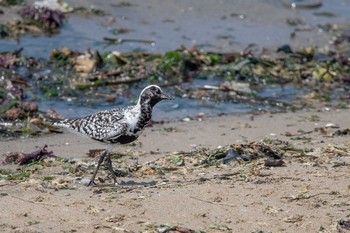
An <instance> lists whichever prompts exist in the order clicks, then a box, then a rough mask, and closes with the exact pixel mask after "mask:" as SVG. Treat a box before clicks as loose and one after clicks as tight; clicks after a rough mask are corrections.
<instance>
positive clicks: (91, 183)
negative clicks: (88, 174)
mask: <svg viewBox="0 0 350 233" xmlns="http://www.w3.org/2000/svg"><path fill="white" fill-rule="evenodd" d="M86 186H87V187H91V186H96V183H95V181H93V180H90V182H89V183H87V185H86Z"/></svg>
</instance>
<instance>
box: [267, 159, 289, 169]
mask: <svg viewBox="0 0 350 233" xmlns="http://www.w3.org/2000/svg"><path fill="white" fill-rule="evenodd" d="M264 165H265V167H283V166H285V162H284V161H283V160H282V159H266V160H265V163H264Z"/></svg>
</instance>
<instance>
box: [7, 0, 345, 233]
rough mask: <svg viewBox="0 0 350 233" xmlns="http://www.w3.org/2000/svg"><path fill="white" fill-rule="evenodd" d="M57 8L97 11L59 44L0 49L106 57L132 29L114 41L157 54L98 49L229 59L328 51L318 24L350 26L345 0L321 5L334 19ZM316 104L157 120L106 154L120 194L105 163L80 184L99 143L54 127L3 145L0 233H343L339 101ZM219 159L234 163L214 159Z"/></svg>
mask: <svg viewBox="0 0 350 233" xmlns="http://www.w3.org/2000/svg"><path fill="white" fill-rule="evenodd" d="M28 2H30V3H31V2H33V1H28ZM67 2H68V3H69V4H70V5H71V6H73V7H80V6H83V7H86V8H89V7H90V6H91V5H94V7H95V8H96V9H101V10H102V11H103V12H105V15H103V16H99V17H96V16H92V17H86V18H84V17H82V16H81V15H77V14H76V15H75V14H73V15H71V16H70V18H69V23H67V25H68V26H66V29H65V30H62V33H61V34H58V35H55V36H51V37H44V36H43V37H38V38H37V40H33V38H32V37H23V38H21V40H22V41H21V44H17V43H16V42H15V41H14V40H3V41H2V42H1V43H3V44H2V46H4V47H5V45H6V50H8V51H14V50H17V49H19V48H20V47H24V54H26V55H28V56H38V57H49V56H50V54H51V52H52V50H53V49H54V48H56V47H58V48H57V49H58V50H60V49H61V48H62V47H68V48H73V49H77V50H81V51H84V50H86V49H93V50H95V49H96V50H99V49H101V51H102V52H103V50H102V48H105V45H103V44H102V43H101V42H102V41H103V37H106V36H111V29H123V30H129V32H128V33H127V34H126V35H121V36H120V35H118V36H120V37H121V38H129V39H143V40H144V39H146V40H152V41H155V45H152V46H150V45H149V44H147V45H145V44H138V43H125V44H121V45H118V46H116V47H109V48H107V49H108V50H112V51H118V52H129V51H134V50H135V51H138V50H140V51H146V52H150V53H162V52H164V51H168V50H172V49H177V48H179V47H180V46H181V45H184V46H186V47H196V48H198V49H205V50H208V51H219V52H231V51H237V52H238V53H239V52H241V51H243V50H244V48H246V47H247V46H248V45H249V44H251V43H254V44H257V46H258V49H259V50H264V49H266V48H267V49H269V50H270V51H276V49H277V48H278V47H279V46H281V45H283V44H288V45H290V46H291V48H292V49H293V50H294V49H295V50H297V49H301V48H305V47H310V46H312V47H318V48H320V51H323V50H324V51H328V50H329V49H330V48H332V46H334V43H333V42H334V38H333V35H331V34H328V33H326V32H325V31H324V30H323V29H322V27H319V25H320V24H321V25H328V23H327V22H330V23H329V24H330V25H331V24H334V25H335V24H337V23H339V22H343V21H344V20H345V21H346V20H348V19H349V18H348V11H347V9H349V8H350V6H349V3H348V2H347V1H337V3H338V4H334V2H333V1H328V0H325V1H323V4H324V6H325V8H326V9H330V12H331V13H332V11H334V12H340V14H339V15H336V16H335V17H323V16H320V15H322V13H323V14H326V13H329V12H322V11H321V10H322V9H323V8H321V10H320V11H318V10H317V9H316V10H314V11H311V10H310V11H309V10H306V9H302V10H299V9H297V10H295V9H290V8H288V7H282V6H281V2H280V1H242V0H240V1H235V4H232V2H231V1H218V3H217V2H216V1H210V0H208V1H201V2H200V3H199V1H198V2H196V1H184V0H181V1H159V0H152V1H142V2H141V1H118V2H117V3H115V2H114V1H95V0H91V1H80V0H72V1H67ZM284 2H288V1H284ZM311 2H312V1H311ZM316 2H317V1H316ZM18 8H19V6H15V7H13V8H11V9H9V8H0V9H1V10H2V9H5V10H2V11H3V12H2V13H1V14H0V22H2V23H3V22H7V21H12V20H13V19H14V18H16V17H18V14H17V10H18ZM342 8H343V9H342ZM342 10H343V11H344V12H345V13H344V12H343V11H342ZM314 13H318V15H317V14H314ZM288 20H291V21H292V22H296V23H297V25H296V26H291V25H289V24H288V23H287V21H288ZM106 22H108V23H106ZM346 22H347V21H346ZM67 28H68V29H67ZM276 28H277V29H278V30H276ZM71 34H74V36H72V37H69V39H67V35H71ZM28 38H29V39H28ZM65 39H67V40H65ZM331 42H332V43H331ZM61 43H62V44H61ZM43 44H45V46H42V45H43ZM1 52H3V51H1ZM344 80H345V78H344ZM345 81H346V80H345ZM345 81H344V82H345ZM344 85H347V84H345V83H344ZM315 89H316V88H315ZM316 91H317V90H316ZM310 98H311V97H310ZM347 98H349V97H347ZM311 101H313V100H311ZM314 101H315V102H317V101H318V100H314ZM319 101H321V102H322V101H323V102H322V103H321V104H322V105H323V106H322V107H315V106H320V104H317V103H316V104H315V106H314V107H312V108H309V109H307V108H305V109H304V110H299V111H296V112H286V113H269V112H263V113H260V112H259V113H249V114H244V115H238V114H236V115H230V114H223V115H222V116H214V117H209V116H206V115H205V114H204V115H201V114H198V115H197V116H192V119H190V118H188V120H170V121H167V119H165V122H162V123H160V121H161V120H162V119H160V118H159V117H157V116H156V119H157V120H158V122H154V123H153V124H152V125H151V126H149V127H147V128H146V129H145V130H144V132H143V134H142V135H141V136H140V137H139V139H138V140H137V141H136V142H134V143H131V144H129V145H126V146H116V147H115V148H114V153H113V156H112V160H113V164H114V168H115V169H118V174H120V177H118V180H119V184H117V185H114V184H113V183H112V178H111V177H110V176H109V173H108V170H107V169H106V168H105V167H102V168H101V169H100V171H99V173H98V175H97V179H96V183H97V185H96V186H94V187H86V186H85V184H86V182H87V181H88V180H89V178H90V177H91V176H92V174H93V171H94V169H95V166H96V163H97V160H98V152H96V151H100V150H103V149H105V147H106V145H103V144H101V143H98V142H95V141H93V140H91V139H89V138H84V137H80V136H79V135H76V134H72V133H70V132H68V131H63V132H62V133H50V134H47V135H40V136H39V137H30V138H27V137H21V138H16V139H13V138H10V139H7V140H2V141H0V163H1V167H0V231H1V232H16V233H22V232H23V233H24V232H26V233H27V232H30V233H34V232H157V233H165V232H176V233H188V232H256V233H258V232H259V233H263V232H291V233H292V232H293V233H297V232H300V233H302V232H322V233H326V232H327V233H328V232H349V231H350V213H349V210H350V185H349V180H350V120H349V119H350V118H349V116H350V109H349V105H348V102H346V101H348V99H344V100H342V101H343V102H342V105H341V106H342V107H343V108H342V109H336V108H335V107H334V108H333V107H324V106H325V105H327V103H328V102H327V103H326V102H325V101H324V100H323V99H320V100H319ZM344 105H346V106H344ZM329 106H335V105H329ZM195 110H196V109H195ZM45 145H47V150H48V151H52V154H53V155H55V156H56V157H55V158H48V159H45V160H43V161H39V162H35V163H31V164H30V165H15V164H5V160H6V158H7V157H6V156H7V155H9V153H17V154H21V153H22V154H27V153H31V152H34V151H36V150H40V149H41V148H43V147H44V146H45ZM228 151H231V152H232V151H234V152H235V153H237V154H239V155H241V157H238V158H237V159H236V160H232V161H231V162H230V163H224V161H225V158H226V156H227V154H229V153H228ZM220 153H221V154H220ZM271 157H275V158H271ZM276 157H278V159H276ZM119 171H120V172H119Z"/></svg>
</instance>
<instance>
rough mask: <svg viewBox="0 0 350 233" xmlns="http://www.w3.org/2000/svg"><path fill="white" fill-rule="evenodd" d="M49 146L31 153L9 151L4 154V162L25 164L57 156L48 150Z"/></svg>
mask: <svg viewBox="0 0 350 233" xmlns="http://www.w3.org/2000/svg"><path fill="white" fill-rule="evenodd" d="M47 148H48V146H47V145H45V146H43V147H42V148H40V149H39V150H36V151H33V152H31V153H21V152H9V153H6V154H4V155H3V156H5V157H6V158H5V160H4V161H3V164H11V163H14V164H18V165H25V164H29V163H32V162H36V161H42V160H44V159H47V158H55V157H56V156H55V155H54V154H53V152H52V151H48V150H47Z"/></svg>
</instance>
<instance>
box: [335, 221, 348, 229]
mask: <svg viewBox="0 0 350 233" xmlns="http://www.w3.org/2000/svg"><path fill="white" fill-rule="evenodd" d="M337 229H338V230H339V231H343V230H346V231H350V220H344V219H340V220H339V221H338V222H337Z"/></svg>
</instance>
